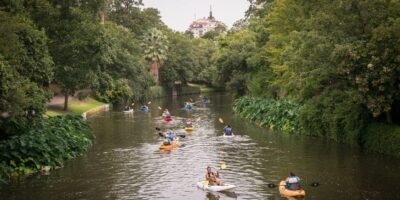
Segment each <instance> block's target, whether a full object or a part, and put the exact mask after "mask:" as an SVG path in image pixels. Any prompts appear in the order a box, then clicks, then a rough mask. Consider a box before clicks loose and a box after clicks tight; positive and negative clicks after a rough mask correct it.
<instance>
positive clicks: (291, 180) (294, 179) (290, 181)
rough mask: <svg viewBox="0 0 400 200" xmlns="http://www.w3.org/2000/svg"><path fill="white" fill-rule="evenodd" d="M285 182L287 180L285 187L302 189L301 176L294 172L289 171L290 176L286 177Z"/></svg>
mask: <svg viewBox="0 0 400 200" xmlns="http://www.w3.org/2000/svg"><path fill="white" fill-rule="evenodd" d="M285 182H286V185H285V188H286V189H288V190H300V189H301V185H300V178H299V177H298V176H296V175H295V174H294V173H293V172H290V173H289V177H287V178H286V180H285Z"/></svg>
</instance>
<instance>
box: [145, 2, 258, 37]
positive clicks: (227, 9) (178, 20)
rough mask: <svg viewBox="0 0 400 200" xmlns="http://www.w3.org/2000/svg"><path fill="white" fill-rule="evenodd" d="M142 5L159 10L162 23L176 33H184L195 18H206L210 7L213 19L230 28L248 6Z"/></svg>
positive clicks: (232, 4)
mask: <svg viewBox="0 0 400 200" xmlns="http://www.w3.org/2000/svg"><path fill="white" fill-rule="evenodd" d="M144 4H145V7H154V8H157V9H158V10H160V12H161V17H162V20H163V21H164V23H165V24H166V25H168V26H169V27H170V28H172V29H174V30H177V31H186V30H187V28H188V27H189V25H190V23H191V22H192V21H193V20H194V19H195V16H196V18H197V19H198V18H202V17H207V16H208V15H209V11H210V5H211V6H212V10H213V15H214V17H215V18H216V19H218V20H220V21H222V22H224V23H225V24H226V25H228V26H229V27H231V26H232V24H233V23H234V22H235V21H237V20H239V19H241V18H243V17H244V14H245V12H246V10H247V9H248V8H249V5H250V4H249V2H248V1H247V0H144Z"/></svg>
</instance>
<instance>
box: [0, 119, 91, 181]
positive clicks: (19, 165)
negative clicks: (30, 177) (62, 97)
mask: <svg viewBox="0 0 400 200" xmlns="http://www.w3.org/2000/svg"><path fill="white" fill-rule="evenodd" d="M40 127H41V128H37V129H26V131H25V132H23V133H21V134H18V135H13V136H11V137H9V138H8V139H7V140H1V141H0V152H1V153H0V180H3V181H4V180H6V178H8V177H9V176H10V175H11V174H21V173H22V174H31V173H34V172H38V171H48V170H50V169H54V168H56V167H61V166H62V165H63V161H64V160H67V159H71V158H74V157H77V156H79V155H81V154H82V153H83V152H85V151H86V150H87V149H88V147H89V146H91V144H92V137H93V136H92V135H91V134H90V129H89V126H88V124H87V123H86V122H84V121H82V120H81V118H80V117H78V116H76V117H75V116H58V117H52V118H49V119H46V120H43V121H42V123H41V124H40Z"/></svg>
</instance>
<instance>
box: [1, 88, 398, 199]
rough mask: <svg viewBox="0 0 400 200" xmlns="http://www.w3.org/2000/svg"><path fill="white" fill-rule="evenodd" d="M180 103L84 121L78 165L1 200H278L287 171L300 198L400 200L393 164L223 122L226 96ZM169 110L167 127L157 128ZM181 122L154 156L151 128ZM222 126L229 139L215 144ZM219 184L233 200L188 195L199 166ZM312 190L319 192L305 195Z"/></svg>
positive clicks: (35, 179)
mask: <svg viewBox="0 0 400 200" xmlns="http://www.w3.org/2000/svg"><path fill="white" fill-rule="evenodd" d="M190 97H191V98H193V99H196V98H198V96H185V97H176V98H168V99H160V100H157V101H153V103H152V105H151V106H150V107H151V109H152V110H151V113H147V114H145V113H141V112H139V111H135V113H134V114H131V115H129V114H123V113H122V112H112V111H111V112H106V113H100V114H99V115H98V116H96V117H94V118H92V119H90V123H91V126H92V129H93V131H94V134H95V136H96V140H95V144H94V146H93V147H92V148H91V149H90V151H89V152H88V153H87V154H86V155H84V156H83V157H80V158H77V159H74V160H71V161H68V162H66V163H65V167H64V168H62V169H60V170H56V171H52V172H51V173H50V174H48V175H34V176H31V177H28V178H26V179H21V180H13V181H12V182H11V183H10V184H8V185H5V186H3V187H2V188H1V189H0V199H7V200H8V199H10V200H13V199H43V200H50V199H57V200H61V199H177V200H180V199H182V200H188V199H191V200H197V199H200V200H205V199H210V200H211V199H220V200H222V199H270V200H278V199H279V200H280V199H285V198H282V197H280V195H279V192H278V189H277V188H275V189H270V188H268V187H267V183H275V184H278V183H279V181H280V180H281V179H283V178H284V177H285V176H286V175H287V174H288V172H289V171H293V172H295V173H296V174H297V175H299V176H300V177H301V178H302V179H303V182H304V184H305V189H306V192H307V197H306V199H318V200H338V199H355V200H358V199H400V184H399V183H397V182H398V181H399V180H400V174H399V170H400V160H396V159H393V158H390V157H385V156H381V155H371V154H367V153H363V152H360V151H359V150H358V149H356V148H351V147H349V146H346V145H338V144H335V143H332V142H327V141H323V140H322V139H315V138H310V137H299V136H288V135H283V134H279V133H274V132H271V131H268V130H266V129H261V128H258V127H256V126H255V125H253V124H251V123H248V122H246V121H244V120H242V119H240V118H238V117H237V116H234V115H233V114H232V109H231V101H232V98H231V97H230V96H229V95H228V94H213V95H210V100H211V104H209V105H207V106H205V107H199V108H196V109H194V110H192V111H184V110H182V109H181V107H182V105H183V103H184V101H185V100H186V99H188V98H190ZM158 106H161V107H162V108H165V107H168V108H169V110H170V111H171V112H172V114H173V115H174V116H176V118H175V119H176V120H174V121H173V122H171V123H168V124H166V123H164V122H162V120H161V118H160V115H161V111H160V110H158V109H157V107H158ZM187 117H191V118H193V119H198V118H199V117H200V119H201V120H200V121H199V122H195V123H194V126H195V128H196V131H194V132H193V133H192V134H191V135H188V136H187V137H186V138H185V139H182V140H181V143H182V146H181V147H180V148H179V149H176V150H173V151H171V152H160V151H159V150H158V148H159V146H160V144H161V142H162V139H161V138H160V137H159V136H158V135H157V134H156V133H155V131H154V127H161V128H169V129H174V130H177V131H179V132H182V128H183V124H184V120H185V118H187ZM218 117H223V119H224V121H225V122H226V123H229V124H231V125H232V126H233V129H234V132H235V134H236V135H237V136H236V137H235V138H223V137H221V135H222V131H221V130H222V128H223V125H222V124H220V123H219V122H218ZM221 162H225V163H226V165H227V168H226V169H224V170H221V175H222V180H223V181H225V182H226V183H230V184H234V185H237V186H239V187H238V188H237V189H236V190H235V192H234V193H208V192H205V191H203V190H200V189H198V188H196V182H198V181H201V180H202V179H203V177H204V174H205V168H206V167H207V166H209V165H210V166H215V167H218V166H219V163H221ZM313 181H318V182H319V183H320V184H321V185H320V186H319V187H316V188H314V187H310V186H308V184H310V183H311V182H313Z"/></svg>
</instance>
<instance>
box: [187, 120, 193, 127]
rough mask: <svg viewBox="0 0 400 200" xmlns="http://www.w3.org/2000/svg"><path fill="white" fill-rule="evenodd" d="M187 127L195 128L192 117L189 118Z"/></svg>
mask: <svg viewBox="0 0 400 200" xmlns="http://www.w3.org/2000/svg"><path fill="white" fill-rule="evenodd" d="M186 128H193V123H192V119H188V120H187V121H186Z"/></svg>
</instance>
